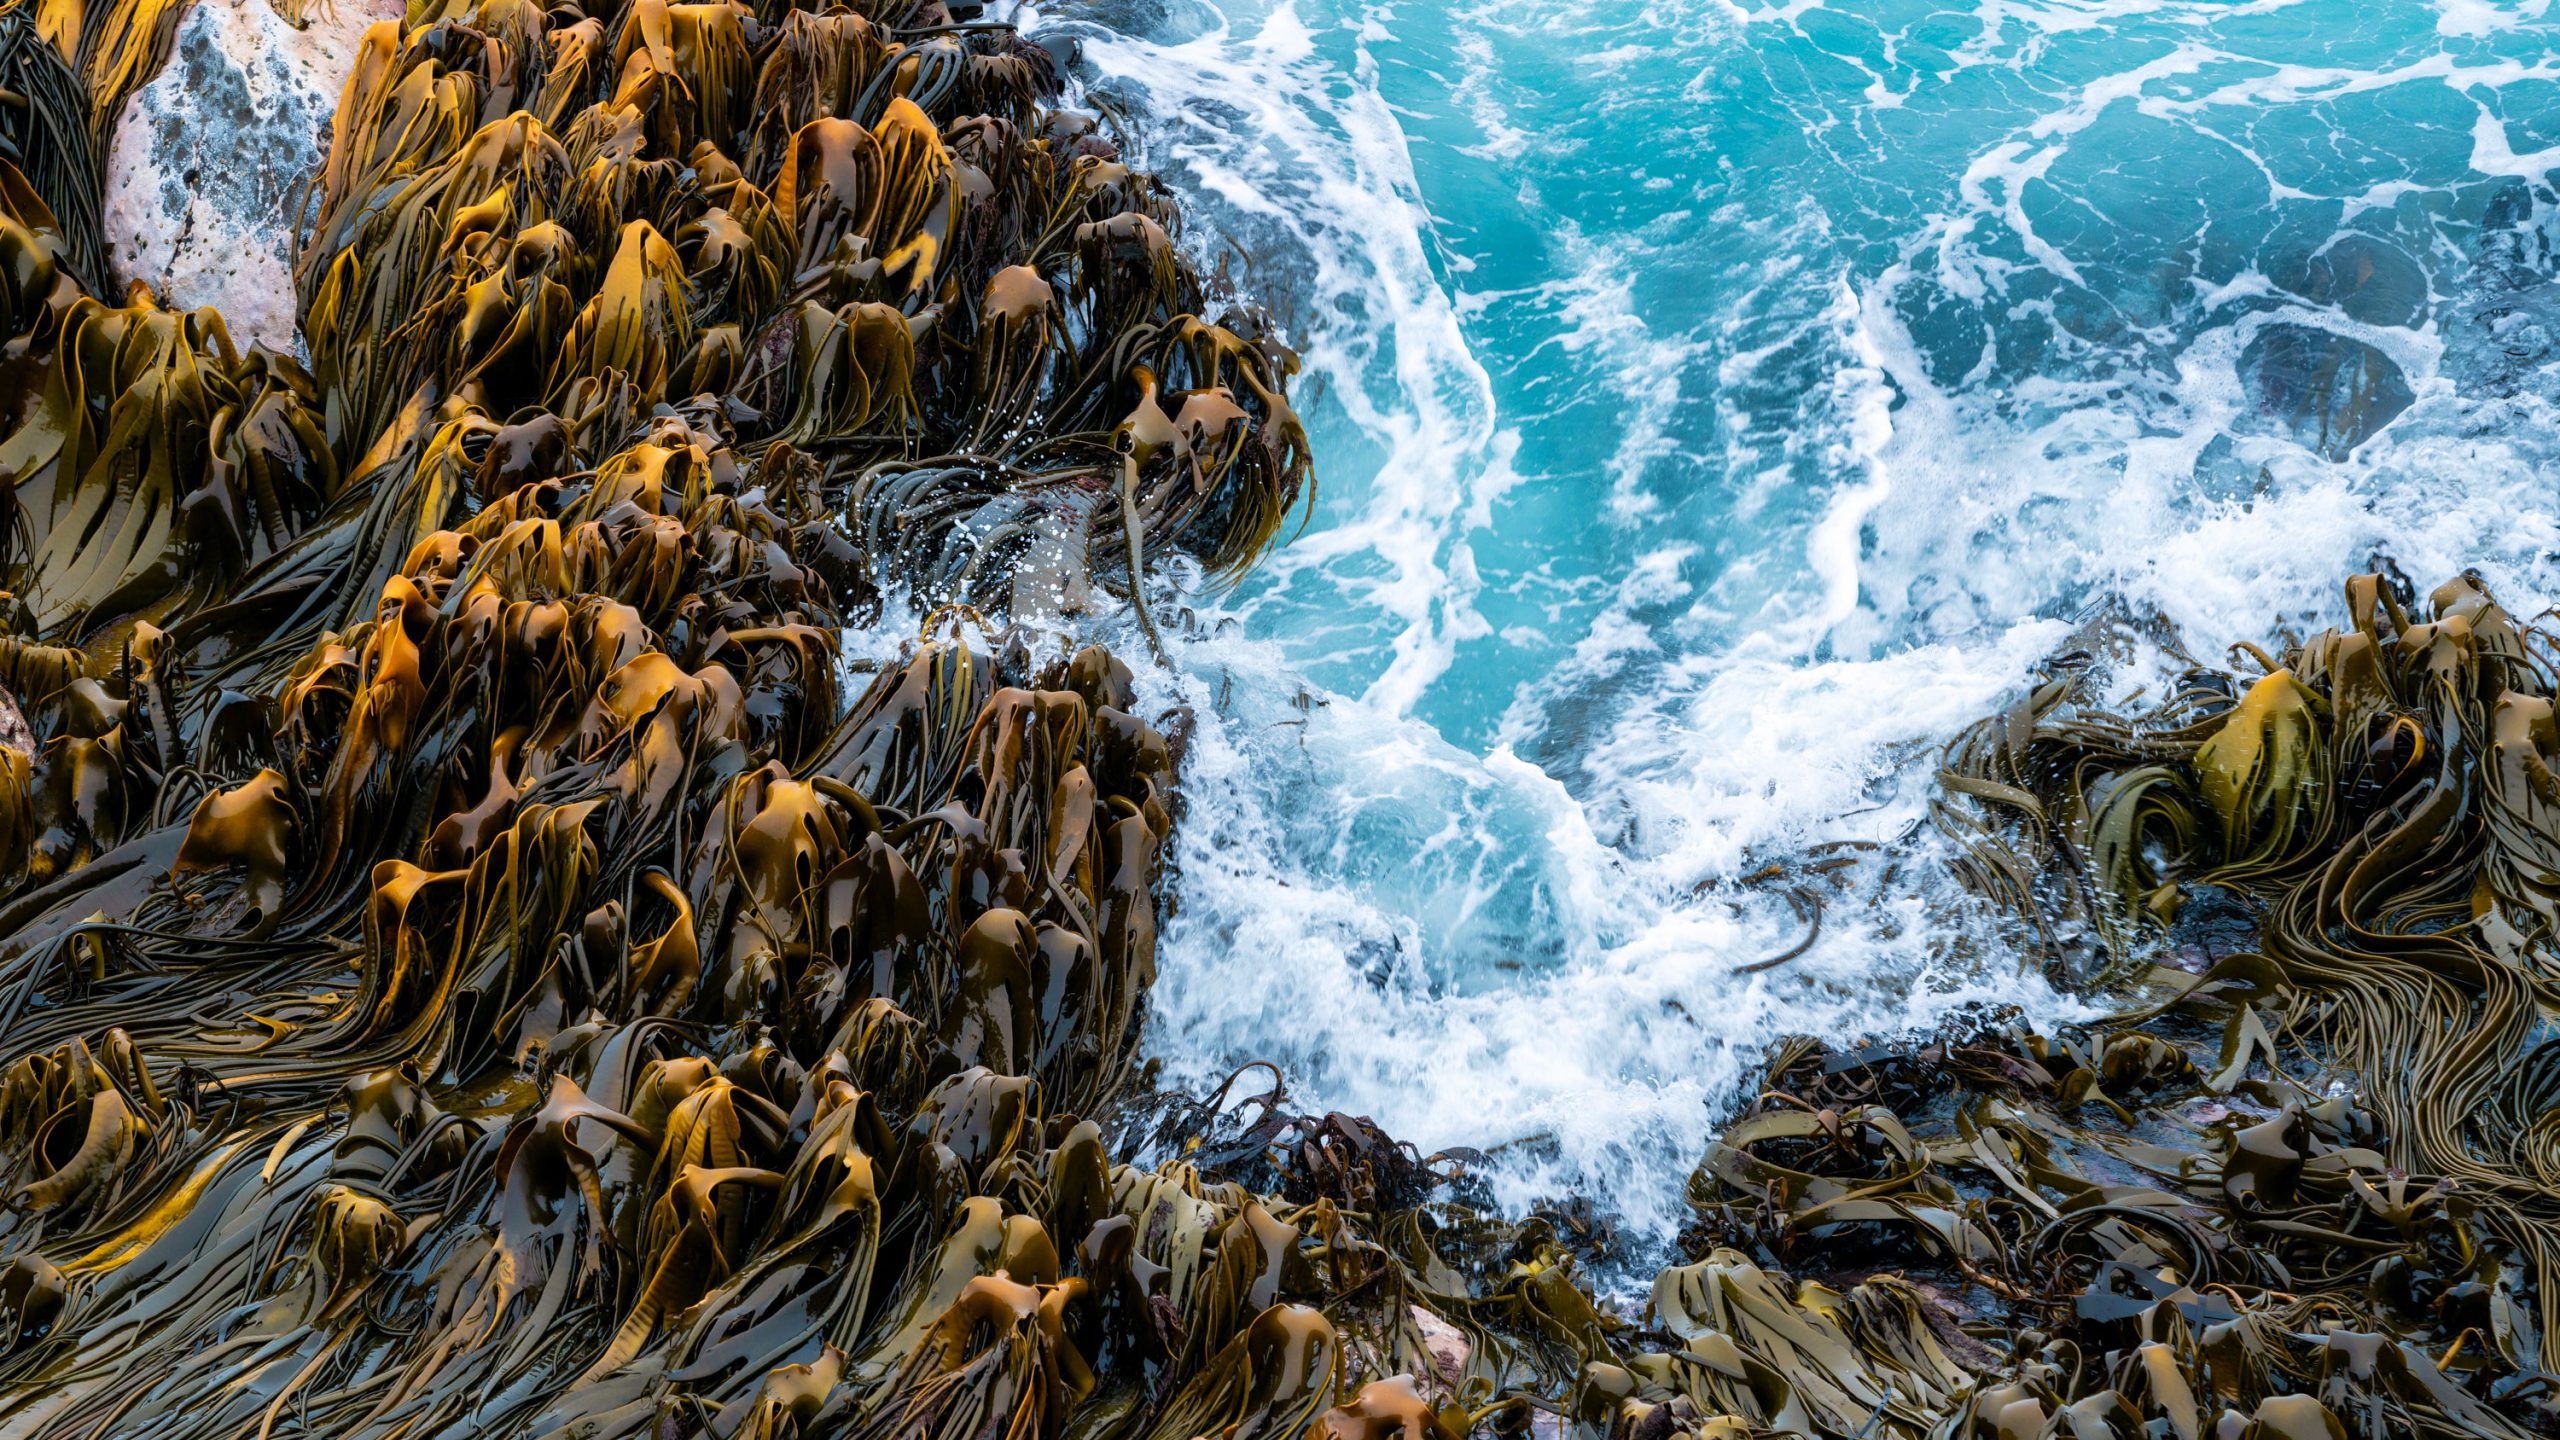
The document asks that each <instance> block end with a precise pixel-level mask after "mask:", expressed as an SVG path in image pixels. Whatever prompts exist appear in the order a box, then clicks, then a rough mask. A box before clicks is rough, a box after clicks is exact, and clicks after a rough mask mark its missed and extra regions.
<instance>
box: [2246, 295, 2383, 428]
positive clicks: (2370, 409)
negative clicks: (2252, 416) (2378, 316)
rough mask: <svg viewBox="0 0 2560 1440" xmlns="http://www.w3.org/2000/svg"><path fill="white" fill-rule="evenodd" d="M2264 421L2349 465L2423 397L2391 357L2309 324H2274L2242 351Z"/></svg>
mask: <svg viewBox="0 0 2560 1440" xmlns="http://www.w3.org/2000/svg"><path fill="white" fill-rule="evenodd" d="M2240 378H2241V380H2242V381H2243V382H2244V383H2245V384H2247V386H2248V387H2249V395H2250V398H2251V399H2253V400H2254V401H2256V402H2257V407H2258V418H2259V420H2260V421H2261V422H2262V423H2263V424H2265V425H2267V426H2268V427H2269V428H2272V429H2274V430H2275V431H2276V432H2278V433H2279V434H2285V435H2290V436H2291V437H2292V438H2293V439H2294V440H2295V441H2296V442H2298V443H2299V444H2301V445H2303V446H2304V447H2305V448H2307V449H2310V450H2313V451H2316V452H2318V453H2319V454H2321V455H2323V456H2326V457H2327V458H2329V459H2331V460H2344V459H2346V458H2347V456H2348V454H2349V453H2350V452H2352V451H2353V450H2354V449H2355V448H2356V447H2357V446H2358V445H2361V444H2363V443H2364V442H2365V441H2366V440H2367V439H2369V438H2370V437H2371V436H2372V435H2373V434H2374V432H2375V431H2377V430H2380V429H2381V428H2382V427H2383V426H2385V425H2388V424H2390V423H2391V422H2392V420H2393V419H2394V418H2396V417H2397V416H2398V415H2399V414H2400V412H2401V411H2403V410H2406V409H2408V408H2409V405H2410V403H2411V402H2412V401H2413V400H2415V399H2416V398H2417V397H2416V396H2415V395H2413V394H2412V393H2411V392H2410V389H2409V382H2408V380H2407V378H2406V377H2404V376H2402V375H2401V373H2400V367H2399V366H2397V365H2395V364H2393V363H2392V362H2391V357H2390V356H2388V355H2385V354H2383V353H2382V352H2381V351H2380V350H2377V349H2375V348H2374V347H2373V346H2371V345H2367V344H2365V343H2364V342H2363V341H2361V340H2350V339H2348V338H2347V337H2345V336H2343V335H2337V334H2332V333H2331V332H2329V331H2327V330H2321V329H2317V328H2314V327H2312V326H2309V325H2269V326H2268V327H2267V328H2265V329H2264V330H2261V331H2259V332H2258V336H2257V338H2256V339H2254V340H2251V341H2250V342H2249V348H2248V349H2246V350H2244V351H2242V352H2241V354H2240Z"/></svg>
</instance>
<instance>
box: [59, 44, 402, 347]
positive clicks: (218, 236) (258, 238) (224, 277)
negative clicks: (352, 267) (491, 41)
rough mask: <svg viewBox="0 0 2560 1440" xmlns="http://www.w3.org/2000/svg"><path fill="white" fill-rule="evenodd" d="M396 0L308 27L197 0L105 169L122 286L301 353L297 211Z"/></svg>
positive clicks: (122, 121)
mask: <svg viewBox="0 0 2560 1440" xmlns="http://www.w3.org/2000/svg"><path fill="white" fill-rule="evenodd" d="M401 8H402V7H401V6H400V5H399V4H397V3H388V0H337V3H336V4H334V5H330V4H325V3H323V4H317V5H314V6H313V7H312V9H311V10H310V12H309V13H308V14H307V15H305V16H304V17H303V19H304V23H303V24H302V25H301V26H299V27H297V26H295V25H294V24H292V23H291V22H290V21H289V20H288V19H287V18H286V17H285V16H284V15H283V14H280V13H278V11H277V9H276V6H275V5H274V4H271V3H270V0H196V3H194V4H193V5H191V6H190V7H189V8H188V10H187V14H186V18H185V19H184V20H182V21H180V22H179V25H178V39H177V44H176V47H175V48H174V50H173V51H172V53H171V54H170V56H169V63H168V64H167V65H166V66H165V67H163V68H162V70H161V71H160V73H159V74H158V75H157V76H154V77H153V78H152V80H151V82H150V83H149V84H147V85H145V86H143V87H142V88H141V89H140V90H137V91H135V92H134V94H133V98H132V99H131V100H129V101H127V102H126V104H125V109H124V114H123V116H122V117H121V118H119V119H118V121H117V123H116V131H115V140H114V145H113V148H112V149H111V150H110V152H109V157H108V163H107V176H106V211H105V216H104V219H105V229H106V243H107V258H108V265H109V268H110V269H111V271H112V273H113V275H114V277H115V281H114V289H115V291H116V293H114V294H111V295H110V296H108V297H107V298H110V299H118V298H121V291H122V289H123V287H124V285H125V284H127V283H129V282H131V281H135V280H139V281H142V282H144V283H145V284H148V285H149V286H150V287H151V288H152V290H153V291H154V292H156V293H157V294H158V295H159V296H160V298H161V299H162V300H164V301H166V302H167V303H169V304H171V305H174V306H178V307H181V308H193V307H195V306H198V305H211V306H213V307H214V308H215V309H217V310H220V311H221V312H222V318H223V321H224V323H225V325H226V326H227V327H228V328H229V330H230V332H231V338H232V340H233V341H234V342H235V343H237V344H239V345H240V346H241V347H243V348H244V349H245V348H246V347H247V346H248V345H249V344H250V343H251V342H252V341H261V340H262V341H265V342H266V343H267V344H268V345H269V346H271V347H273V348H275V349H277V350H281V351H285V352H287V353H290V354H296V355H299V354H301V353H302V344H301V337H300V333H299V330H298V328H297V326H296V324H295V318H294V315H295V304H294V293H293V231H294V223H293V222H294V217H295V215H296V213H297V211H298V210H299V207H300V204H301V201H302V197H303V195H304V193H305V191H306V189H307V187H308V186H309V185H310V184H311V183H313V177H314V176H315V174H316V172H317V171H318V170H319V168H320V164H321V162H322V161H323V160H324V159H326V158H327V156H328V153H329V122H330V118H331V117H332V116H334V115H335V114H336V113H337V108H338V93H339V91H340V90H341V89H342V88H343V87H344V86H345V84H346V78H347V72H348V71H349V70H350V69H351V68H353V66H354V64H355V54H356V45H357V43H358V42H359V41H360V40H361V39H362V38H363V36H364V32H365V27H367V26H369V25H371V24H372V23H373V22H374V21H376V20H384V19H395V18H397V17H398V16H399V15H400V14H401Z"/></svg>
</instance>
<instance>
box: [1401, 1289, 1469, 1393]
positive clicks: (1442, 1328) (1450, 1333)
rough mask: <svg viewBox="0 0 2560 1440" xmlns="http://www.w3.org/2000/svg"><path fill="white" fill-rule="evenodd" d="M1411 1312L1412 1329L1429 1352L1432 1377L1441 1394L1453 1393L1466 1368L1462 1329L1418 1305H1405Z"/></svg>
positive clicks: (1464, 1339)
mask: <svg viewBox="0 0 2560 1440" xmlns="http://www.w3.org/2000/svg"><path fill="white" fill-rule="evenodd" d="M1406 1308H1407V1309H1409V1310H1411V1311H1412V1312H1413V1324H1414V1328H1415V1329H1417V1330H1420V1331H1421V1332H1422V1348H1423V1349H1425V1350H1428V1351H1430V1352H1431V1366H1432V1370H1433V1372H1434V1374H1433V1377H1432V1378H1433V1379H1435V1380H1437V1381H1438V1382H1439V1385H1438V1389H1439V1390H1440V1391H1441V1392H1443V1393H1454V1392H1455V1391H1456V1389H1457V1387H1458V1377H1459V1376H1461V1375H1464V1374H1465V1373H1466V1371H1467V1351H1468V1349H1469V1346H1468V1344H1467V1336H1466V1332H1465V1331H1463V1330H1460V1329H1459V1328H1458V1327H1457V1326H1455V1325H1452V1324H1450V1323H1449V1322H1448V1321H1446V1320H1443V1319H1441V1318H1440V1317H1439V1316H1437V1315H1434V1314H1432V1313H1431V1312H1430V1311H1428V1310H1425V1309H1423V1308H1422V1307H1421V1306H1419V1305H1410V1306H1407V1307H1406Z"/></svg>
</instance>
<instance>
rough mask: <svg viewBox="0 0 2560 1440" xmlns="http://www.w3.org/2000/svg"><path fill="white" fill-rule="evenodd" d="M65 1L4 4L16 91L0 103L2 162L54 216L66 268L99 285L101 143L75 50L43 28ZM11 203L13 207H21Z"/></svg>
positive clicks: (5, 54)
mask: <svg viewBox="0 0 2560 1440" xmlns="http://www.w3.org/2000/svg"><path fill="white" fill-rule="evenodd" d="M67 8H68V7H61V6H45V5H40V4H28V3H19V4H16V5H12V6H10V7H9V8H7V9H5V10H0V89H5V90H7V91H8V92H9V94H10V95H11V96H12V97H14V98H13V99H12V100H11V101H10V102H9V103H7V104H0V162H5V163H6V164H7V165H9V166H10V167H12V168H13V169H15V170H16V171H18V172H19V173H20V174H21V175H22V176H23V177H24V180H25V183H26V185H27V187H28V188H29V189H31V190H32V191H33V192H34V193H35V195H36V196H37V197H38V198H39V199H41V200H42V201H43V203H44V207H45V210H46V211H47V213H49V214H50V215H52V216H53V217H54V218H55V220H56V223H57V226H58V229H59V232H60V234H61V236H62V255H61V260H62V263H63V265H64V266H65V268H67V269H68V270H70V272H71V273H72V274H73V275H74V276H75V277H77V278H78V279H79V280H80V281H81V282H82V283H83V284H84V285H85V286H87V287H90V288H97V287H101V286H103V285H104V284H105V283H106V253H107V247H106V239H105V235H104V232H103V231H102V229H101V228H100V219H99V210H100V206H101V204H102V197H103V196H104V194H105V188H104V185H103V183H102V181H101V179H100V171H99V166H98V156H99V154H100V151H101V146H100V145H99V142H98V137H97V135H96V133H95V132H94V130H93V127H92V125H91V122H90V114H89V93H88V91H87V89H86V88H84V86H83V85H82V82H81V77H80V74H79V72H78V71H76V70H74V69H73V68H72V66H71V56H72V51H71V50H70V49H68V48H65V47H64V46H63V45H61V44H60V43H59V41H60V39H61V38H62V37H56V36H52V35H48V34H46V33H45V16H46V15H48V14H50V13H54V12H57V11H60V10H65V9H67ZM7 208H9V209H10V210H11V211H12V213H13V214H16V212H17V211H18V208H19V207H18V206H17V205H14V204H12V205H10V206H8V207H7ZM17 218H18V219H19V221H20V223H22V224H25V223H30V222H29V221H28V220H27V218H26V217H24V216H23V215H19V216H18V217H17Z"/></svg>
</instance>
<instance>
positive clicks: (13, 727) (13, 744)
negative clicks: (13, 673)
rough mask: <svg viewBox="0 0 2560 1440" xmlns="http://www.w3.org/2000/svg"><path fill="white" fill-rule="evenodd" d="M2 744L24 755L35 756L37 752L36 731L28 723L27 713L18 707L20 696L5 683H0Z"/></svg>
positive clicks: (0, 732)
mask: <svg viewBox="0 0 2560 1440" xmlns="http://www.w3.org/2000/svg"><path fill="white" fill-rule="evenodd" d="M0 745H6V746H8V747H9V748H10V749H12V750H15V751H17V752H18V753H20V754H22V755H28V756H33V755H34V754H35V753H36V732H35V731H34V729H33V728H31V727H30V726H29V725H28V724H27V717H26V715H25V714H24V713H22V712H21V711H20V710H19V709H18V697H17V696H15V695H12V694H10V693H9V689H8V687H7V686H5V685H0Z"/></svg>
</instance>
